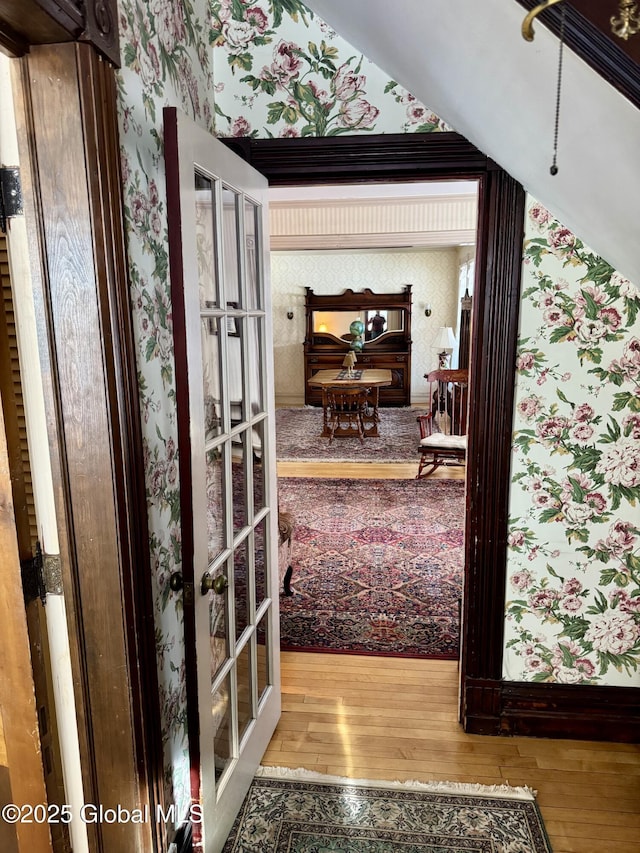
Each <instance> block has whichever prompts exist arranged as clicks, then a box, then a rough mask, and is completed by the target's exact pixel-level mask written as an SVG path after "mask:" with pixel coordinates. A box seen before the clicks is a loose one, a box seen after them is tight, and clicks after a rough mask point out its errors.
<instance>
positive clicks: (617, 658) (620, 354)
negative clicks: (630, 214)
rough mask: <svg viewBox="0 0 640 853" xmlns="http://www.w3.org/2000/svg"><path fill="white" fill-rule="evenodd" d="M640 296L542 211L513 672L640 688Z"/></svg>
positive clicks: (527, 316) (533, 223) (520, 428)
mask: <svg viewBox="0 0 640 853" xmlns="http://www.w3.org/2000/svg"><path fill="white" fill-rule="evenodd" d="M639 309H640V292H639V291H638V289H637V288H636V287H635V286H634V285H633V284H632V283H631V282H629V281H628V280H627V279H625V278H624V277H623V276H621V275H620V274H619V273H617V272H616V271H615V270H614V269H613V268H612V267H611V266H610V265H609V264H608V263H607V262H606V261H605V260H603V259H602V258H600V257H598V256H597V255H595V254H594V253H593V252H592V251H591V250H590V249H589V248H587V247H586V246H585V245H583V243H582V242H581V241H580V240H579V239H578V238H577V237H576V236H575V235H574V234H572V233H571V232H570V231H569V230H568V229H567V228H565V227H563V225H561V224H560V223H559V222H557V221H556V220H555V219H554V218H553V216H552V215H551V214H550V213H549V211H548V210H546V209H545V208H544V207H543V206H542V205H541V204H538V203H537V202H535V201H533V200H531V202H530V204H529V206H528V217H527V223H526V239H525V245H524V267H523V291H522V306H521V320H520V336H519V345H518V359H517V365H516V370H517V379H516V411H515V421H514V433H513V463H512V481H513V488H512V493H511V507H510V520H509V525H510V526H509V540H508V541H509V558H508V581H507V624H506V649H505V660H504V675H505V677H506V678H508V679H509V680H517V681H520V680H522V681H545V682H559V683H563V684H606V685H611V686H635V687H639V686H640V673H639V672H638V664H639V663H640V512H639V510H638V500H639V499H640V452H639V451H640V444H639V439H640V321H639V319H638V310H639Z"/></svg>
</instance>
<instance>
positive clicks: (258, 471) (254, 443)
mask: <svg viewBox="0 0 640 853" xmlns="http://www.w3.org/2000/svg"><path fill="white" fill-rule="evenodd" d="M265 423H266V422H265V421H258V423H257V424H255V426H254V427H253V428H252V430H251V450H252V454H251V457H252V461H253V514H254V515H257V513H259V512H260V510H261V509H262V507H263V506H265V494H264V492H265V489H264V466H263V464H262V461H263V458H264V457H263V449H264V441H265V438H264V436H265Z"/></svg>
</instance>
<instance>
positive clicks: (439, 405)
mask: <svg viewBox="0 0 640 853" xmlns="http://www.w3.org/2000/svg"><path fill="white" fill-rule="evenodd" d="M425 379H426V380H427V382H428V383H429V400H430V401H431V411H430V412H427V414H425V415H420V416H419V417H418V425H419V427H420V464H419V466H418V473H417V475H416V479H418V480H419V479H421V478H423V477H428V476H429V475H430V474H433V472H434V471H435V470H436V468H439V467H440V466H441V465H461V464H464V462H465V461H466V458H467V414H468V412H467V408H468V396H469V395H468V389H469V371H468V370H466V369H464V370H433V371H431V373H425Z"/></svg>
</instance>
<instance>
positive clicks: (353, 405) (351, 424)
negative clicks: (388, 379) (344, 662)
mask: <svg viewBox="0 0 640 853" xmlns="http://www.w3.org/2000/svg"><path fill="white" fill-rule="evenodd" d="M325 392H326V396H325V402H326V409H325V411H326V418H327V427H328V429H329V444H331V442H332V441H333V437H334V435H335V434H336V430H338V431H339V432H338V434H339V435H342V436H345V435H346V436H348V435H357V436H358V437H359V438H360V441H361V442H362V443H363V444H364V416H365V413H366V411H367V401H368V395H369V388H363V387H358V388H345V387H342V386H340V387H338V386H334V385H331V386H329V387H328V388H326V389H325Z"/></svg>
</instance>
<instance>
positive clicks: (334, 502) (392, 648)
mask: <svg viewBox="0 0 640 853" xmlns="http://www.w3.org/2000/svg"><path fill="white" fill-rule="evenodd" d="M414 430H415V421H414ZM349 444H354V445H358V446H359V442H355V441H351V442H349ZM365 444H367V442H365ZM414 447H415V440H414ZM414 452H415V451H414ZM464 495H465V484H464V481H463V480H444V479H443V480H440V479H433V480H370V479H367V480H350V479H344V478H343V479H333V478H321V477H318V478H317V479H310V478H302V477H279V478H278V503H279V505H280V507H281V508H283V509H293V508H295V516H296V531H295V547H296V561H295V587H296V595H295V596H294V598H286V599H285V598H283V599H282V600H281V602H280V643H281V647H282V648H283V649H290V650H298V651H325V652H346V653H353V654H369V655H394V656H396V657H427V658H434V659H437V658H441V659H442V658H444V659H448V660H455V659H457V657H458V655H459V645H460V609H459V608H460V598H461V596H462V577H463V572H464V514H465V498H464Z"/></svg>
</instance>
